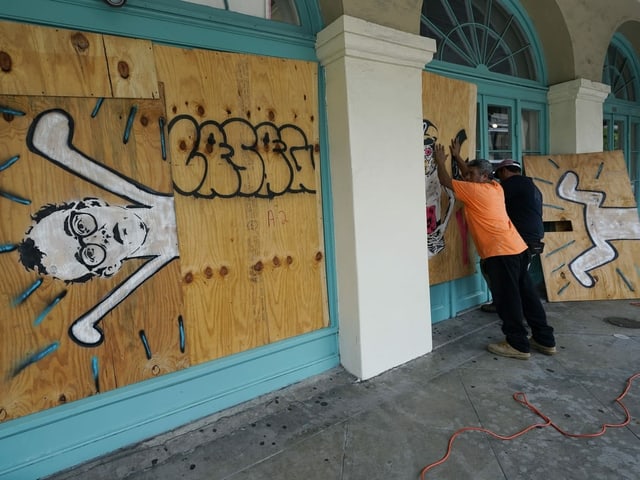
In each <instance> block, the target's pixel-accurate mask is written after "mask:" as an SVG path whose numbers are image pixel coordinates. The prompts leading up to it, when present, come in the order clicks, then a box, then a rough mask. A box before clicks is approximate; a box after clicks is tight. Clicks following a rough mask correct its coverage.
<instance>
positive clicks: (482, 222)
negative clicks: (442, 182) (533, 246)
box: [453, 180, 527, 259]
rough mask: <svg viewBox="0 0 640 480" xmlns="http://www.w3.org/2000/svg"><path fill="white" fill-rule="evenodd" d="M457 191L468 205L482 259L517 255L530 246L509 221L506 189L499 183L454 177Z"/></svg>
mask: <svg viewBox="0 0 640 480" xmlns="http://www.w3.org/2000/svg"><path fill="white" fill-rule="evenodd" d="M453 191H454V193H455V195H456V198H457V199H458V200H460V201H461V202H462V203H463V204H464V207H465V210H464V216H465V218H466V220H467V225H468V226H469V232H470V233H471V237H472V238H473V243H475V245H476V249H477V250H478V254H479V255H480V258H483V259H484V258H489V257H497V256H499V255H517V254H519V253H522V252H524V251H525V250H526V249H527V244H526V243H525V242H524V240H522V237H520V234H519V233H518V231H517V230H516V228H515V227H514V226H513V224H512V223H511V220H509V215H507V209H506V207H505V204H504V191H503V190H502V187H501V186H500V184H499V183H498V182H494V181H491V182H487V183H476V182H463V181H460V180H453Z"/></svg>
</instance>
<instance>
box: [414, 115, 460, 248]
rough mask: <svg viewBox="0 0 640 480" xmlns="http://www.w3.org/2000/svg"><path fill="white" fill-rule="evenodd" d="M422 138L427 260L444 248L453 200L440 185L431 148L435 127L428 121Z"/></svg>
mask: <svg viewBox="0 0 640 480" xmlns="http://www.w3.org/2000/svg"><path fill="white" fill-rule="evenodd" d="M422 133H423V138H424V183H425V186H424V188H425V195H426V215H427V250H428V254H429V258H431V257H434V256H436V255H437V254H438V253H440V252H441V251H442V250H444V248H445V241H444V234H445V231H446V230H447V225H448V224H449V219H450V218H451V214H452V213H453V207H454V204H455V198H454V196H453V192H452V191H451V190H450V189H448V188H446V187H443V186H441V185H440V182H439V180H438V165H437V164H436V161H435V159H434V158H433V148H434V145H435V143H436V141H437V140H438V137H437V133H438V129H437V127H436V126H435V125H434V124H433V123H431V122H430V121H429V120H426V119H425V120H423V121H422ZM443 193H444V194H445V195H446V196H447V207H446V211H445V212H444V215H443V212H442V194H443Z"/></svg>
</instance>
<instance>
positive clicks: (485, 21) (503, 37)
mask: <svg viewBox="0 0 640 480" xmlns="http://www.w3.org/2000/svg"><path fill="white" fill-rule="evenodd" d="M420 34H421V35H422V36H425V37H430V38H434V39H435V40H436V42H437V47H438V51H437V53H436V57H435V58H436V59H437V60H441V61H443V62H448V63H455V64H457V65H462V66H464V67H470V68H474V69H479V70H480V71H483V70H484V71H488V72H493V73H499V74H504V75H510V76H513V77H519V78H525V79H530V80H534V81H539V80H541V78H540V71H539V70H540V69H539V68H538V66H537V65H536V61H535V55H536V51H535V47H534V46H533V45H532V42H531V40H530V39H529V34H528V33H527V32H526V31H525V30H524V29H523V27H522V22H521V20H520V19H519V18H518V16H517V15H516V14H515V13H512V12H509V11H508V10H507V9H505V8H504V7H503V6H502V5H501V4H500V3H499V2H497V1H493V0H425V1H424V3H423V4H422V17H421V22H420Z"/></svg>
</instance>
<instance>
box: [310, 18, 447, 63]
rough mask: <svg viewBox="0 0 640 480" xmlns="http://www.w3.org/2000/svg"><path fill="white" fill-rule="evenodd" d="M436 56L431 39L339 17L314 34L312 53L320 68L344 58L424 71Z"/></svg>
mask: <svg viewBox="0 0 640 480" xmlns="http://www.w3.org/2000/svg"><path fill="white" fill-rule="evenodd" d="M435 52H436V42H435V40H433V39H432V38H426V37H422V36H420V35H416V34H413V33H407V32H402V31H399V30H395V29H393V28H389V27H384V26H382V25H378V24H375V23H371V22H367V21H366V20H362V19H360V18H355V17H350V16H348V15H343V16H341V17H339V18H338V19H337V20H335V21H334V22H333V23H332V24H331V25H329V26H328V27H326V28H325V29H324V30H322V31H321V32H319V33H318V36H317V39H316V53H317V55H318V59H319V60H320V62H321V63H322V65H325V66H326V65H328V64H330V63H332V62H334V61H335V60H338V59H340V58H344V57H351V58H359V59H362V60H371V61H374V62H379V63H389V64H394V65H399V66H406V67H414V68H420V69H422V68H424V66H425V65H426V64H427V63H428V62H430V61H431V59H432V58H433V54H434V53H435Z"/></svg>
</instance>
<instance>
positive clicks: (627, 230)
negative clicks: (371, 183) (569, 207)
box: [557, 170, 640, 288]
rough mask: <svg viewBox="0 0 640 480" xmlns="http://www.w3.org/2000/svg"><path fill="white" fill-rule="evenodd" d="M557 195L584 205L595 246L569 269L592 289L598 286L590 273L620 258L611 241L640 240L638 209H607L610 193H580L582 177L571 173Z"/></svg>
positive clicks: (588, 227) (584, 284)
mask: <svg viewBox="0 0 640 480" xmlns="http://www.w3.org/2000/svg"><path fill="white" fill-rule="evenodd" d="M557 194H558V196H559V197H560V198H563V199H565V200H568V201H570V202H574V203H579V204H582V205H584V226H585V229H586V231H587V233H588V234H589V238H590V239H591V241H592V242H593V246H592V247H590V248H588V249H587V250H585V251H584V252H582V253H581V254H580V255H578V256H577V257H576V258H574V259H573V260H572V261H571V263H570V264H569V269H570V270H571V273H573V276H574V277H576V279H577V280H578V281H579V282H580V284H582V286H584V287H586V288H591V287H593V286H594V285H595V283H596V282H595V280H594V278H593V277H592V276H591V275H590V274H589V273H588V272H589V271H591V270H593V269H595V268H598V267H601V266H603V265H605V264H607V263H609V262H611V261H613V260H615V259H616V258H617V257H618V252H617V250H616V249H615V248H613V247H612V246H611V244H610V243H609V242H610V241H612V240H640V221H639V220H638V211H637V210H636V208H635V207H603V206H602V204H603V203H604V200H605V198H606V193H605V192H602V191H594V190H578V174H577V173H576V172H573V171H570V170H569V171H567V172H565V173H564V174H563V175H562V177H560V180H559V181H558V187H557Z"/></svg>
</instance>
